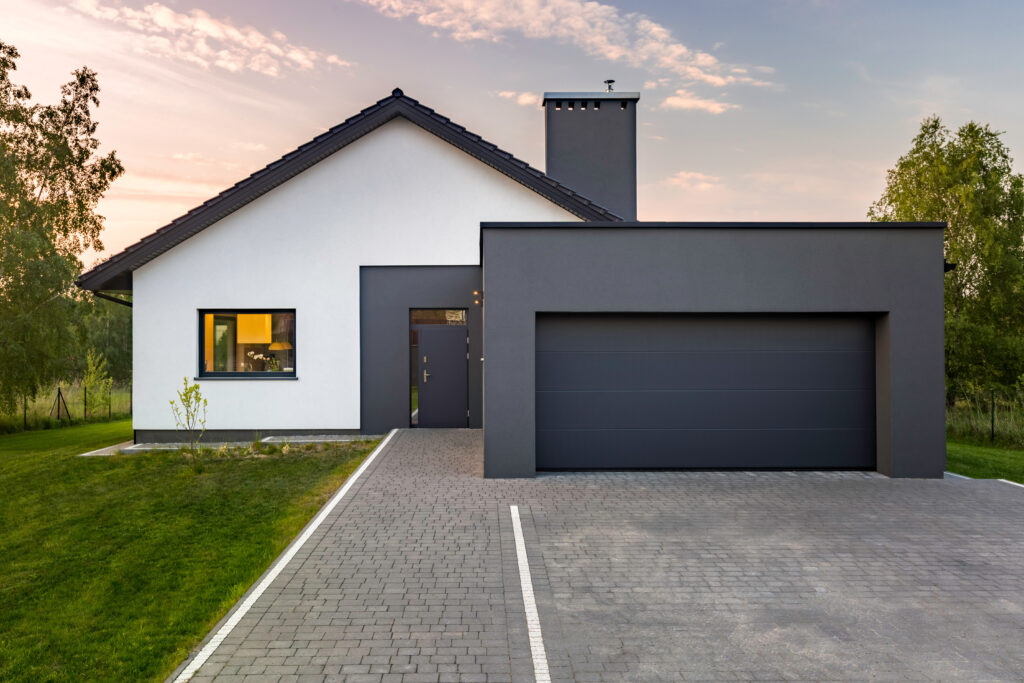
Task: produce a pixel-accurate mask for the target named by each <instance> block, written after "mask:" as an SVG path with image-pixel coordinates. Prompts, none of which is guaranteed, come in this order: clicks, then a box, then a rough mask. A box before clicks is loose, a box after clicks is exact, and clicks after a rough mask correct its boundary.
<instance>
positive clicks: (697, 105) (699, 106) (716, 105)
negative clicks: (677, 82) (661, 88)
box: [658, 88, 740, 114]
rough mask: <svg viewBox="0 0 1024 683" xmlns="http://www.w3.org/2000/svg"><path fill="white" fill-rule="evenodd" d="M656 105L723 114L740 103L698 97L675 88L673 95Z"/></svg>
mask: <svg viewBox="0 0 1024 683" xmlns="http://www.w3.org/2000/svg"><path fill="white" fill-rule="evenodd" d="M658 106H659V107H660V108H661V109H689V110H697V111H706V112H707V113H709V114H724V113H725V112H727V111H729V110H730V109H739V108H740V105H738V104H731V103H729V102H721V101H719V100H711V99H707V98H704V97H700V96H699V95H696V94H694V93H693V92H691V91H689V90H686V89H685V88H681V89H679V90H676V94H675V95H670V96H669V97H666V98H665V100H664V101H663V102H662V103H661V104H660V105H658Z"/></svg>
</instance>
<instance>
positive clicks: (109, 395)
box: [107, 384, 114, 420]
mask: <svg viewBox="0 0 1024 683" xmlns="http://www.w3.org/2000/svg"><path fill="white" fill-rule="evenodd" d="M113 393H114V385H113V384H111V385H110V386H109V387H107V419H108V420H109V419H110V416H111V414H112V413H113V408H111V406H112V405H113V403H114V397H113V395H112V394H113Z"/></svg>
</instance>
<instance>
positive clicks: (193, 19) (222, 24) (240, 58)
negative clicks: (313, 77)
mask: <svg viewBox="0 0 1024 683" xmlns="http://www.w3.org/2000/svg"><path fill="white" fill-rule="evenodd" d="M68 6H69V7H70V8H71V9H74V10H75V11H77V12H79V13H81V14H83V15H85V16H88V17H91V18H93V19H96V20H97V21H100V22H105V23H109V24H113V25H115V26H118V27H119V28H120V29H122V30H123V31H125V32H128V33H131V34H133V35H134V37H135V40H134V42H133V48H134V50H135V51H136V52H138V53H140V54H145V55H150V56H153V57H161V58H169V59H177V60H181V61H184V62H188V63H190V64H195V65H196V66H199V67H201V68H203V69H209V68H211V67H215V68H218V69H223V70H225V71H229V72H231V73H238V72H241V71H246V70H248V71H253V72H256V73H260V74H264V75H266V76H278V75H280V73H281V71H282V70H284V69H293V70H296V71H309V70H311V69H314V68H315V67H316V66H317V65H318V64H320V63H321V62H322V63H325V64H330V65H332V66H337V67H350V66H352V65H353V64H352V62H348V61H345V60H343V59H341V58H340V57H338V55H335V54H325V53H322V52H319V51H317V50H313V49H311V48H308V47H304V46H302V45H296V44H294V43H290V42H289V41H288V39H287V37H286V36H285V35H284V34H283V33H281V32H279V31H274V32H272V33H271V34H270V35H267V34H265V33H262V32H261V31H259V30H257V29H255V28H253V27H252V26H236V25H235V24H233V23H231V22H230V21H228V20H224V19H215V18H213V17H211V16H210V15H209V14H207V13H206V12H204V11H203V10H201V9H193V10H190V11H189V12H188V13H182V12H177V11H175V10H173V9H171V8H170V7H167V6H166V5H162V4H160V3H158V2H154V3H151V4H149V5H146V6H145V7H143V8H142V9H134V8H131V7H124V6H113V5H104V4H102V0H71V2H70V4H69V5H68Z"/></svg>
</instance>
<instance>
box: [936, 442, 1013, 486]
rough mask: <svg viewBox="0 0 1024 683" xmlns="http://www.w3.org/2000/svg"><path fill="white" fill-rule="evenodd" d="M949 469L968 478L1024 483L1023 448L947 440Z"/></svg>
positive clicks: (947, 463) (947, 465) (947, 467)
mask: <svg viewBox="0 0 1024 683" xmlns="http://www.w3.org/2000/svg"><path fill="white" fill-rule="evenodd" d="M946 469H947V470H948V471H950V472H954V473H956V474H962V475H964V476H965V477H974V478H976V479H1008V480H1010V481H1015V482H1017V483H1019V484H1024V451H1020V450H1014V449H1011V448H998V447H994V446H977V445H974V444H966V443H957V442H955V441H948V442H946Z"/></svg>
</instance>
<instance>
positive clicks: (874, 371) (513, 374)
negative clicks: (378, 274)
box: [482, 223, 945, 477]
mask: <svg viewBox="0 0 1024 683" xmlns="http://www.w3.org/2000/svg"><path fill="white" fill-rule="evenodd" d="M943 227H944V226H943V225H942V224H940V223H914V224H893V223H826V224H792V223H768V224H763V223H762V224H749V223H710V224H708V223H693V224H689V223H671V224H669V223H655V224H652V223H571V224H570V223H560V224H536V223H533V224H531V223H484V224H483V226H482V252H483V253H482V262H483V286H484V297H485V302H486V305H485V308H484V359H485V360H484V380H483V385H484V398H483V404H484V420H483V422H484V472H485V476H489V477H509V476H513V477H517V476H533V475H534V474H535V473H536V471H537V470H538V469H541V470H543V469H628V468H677V467H678V468H701V469H706V468H775V469H876V470H878V471H879V472H882V473H884V474H888V475H890V476H899V477H940V476H942V473H943V470H944V468H945V413H944V407H943V388H944V374H943V296H942V293H943V259H942V230H943Z"/></svg>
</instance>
